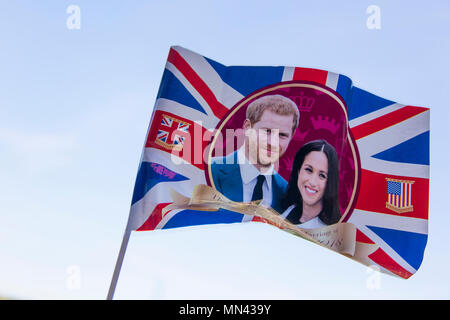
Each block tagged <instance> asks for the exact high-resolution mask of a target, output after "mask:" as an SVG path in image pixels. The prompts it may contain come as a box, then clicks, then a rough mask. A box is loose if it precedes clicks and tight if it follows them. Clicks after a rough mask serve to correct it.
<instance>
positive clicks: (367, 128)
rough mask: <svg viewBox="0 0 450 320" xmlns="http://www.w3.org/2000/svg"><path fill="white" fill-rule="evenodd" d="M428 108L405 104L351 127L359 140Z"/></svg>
mask: <svg viewBox="0 0 450 320" xmlns="http://www.w3.org/2000/svg"><path fill="white" fill-rule="evenodd" d="M427 110H428V109H427V108H423V107H413V106H405V107H403V108H401V109H398V110H396V111H393V112H391V113H388V114H385V115H383V116H381V117H379V118H376V119H373V120H370V121H368V122H366V123H363V124H360V125H359V126H356V127H353V128H351V130H352V133H353V136H354V138H355V139H356V140H358V139H361V138H364V137H367V136H368V135H371V134H372V133H375V132H378V131H380V130H383V129H386V128H389V127H391V126H393V125H395V124H397V123H399V122H402V121H405V120H407V119H409V118H412V117H414V116H416V115H418V114H420V113H422V112H425V111H427Z"/></svg>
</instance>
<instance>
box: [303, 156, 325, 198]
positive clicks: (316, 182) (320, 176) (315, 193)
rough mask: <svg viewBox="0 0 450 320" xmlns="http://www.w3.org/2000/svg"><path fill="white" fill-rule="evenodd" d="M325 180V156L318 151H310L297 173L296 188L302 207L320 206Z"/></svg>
mask: <svg viewBox="0 0 450 320" xmlns="http://www.w3.org/2000/svg"><path fill="white" fill-rule="evenodd" d="M327 179H328V159H327V156H326V155H325V153H323V152H320V151H311V152H310V153H308V154H307V155H306V157H305V160H304V161H303V164H302V166H301V168H300V171H299V173H298V181H297V186H298V189H299V191H300V194H301V195H302V198H303V204H304V205H305V204H306V205H308V206H315V205H318V204H320V205H321V204H322V197H323V194H324V192H325V187H326V186H327Z"/></svg>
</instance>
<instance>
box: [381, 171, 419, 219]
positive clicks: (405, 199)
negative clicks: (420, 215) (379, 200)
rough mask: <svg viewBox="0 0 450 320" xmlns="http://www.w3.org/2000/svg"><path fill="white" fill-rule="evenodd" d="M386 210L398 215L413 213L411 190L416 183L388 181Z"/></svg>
mask: <svg viewBox="0 0 450 320" xmlns="http://www.w3.org/2000/svg"><path fill="white" fill-rule="evenodd" d="M386 181H387V191H386V192H387V196H388V198H387V202H386V208H388V209H391V210H392V211H395V212H397V213H404V212H411V211H413V210H414V207H413V206H412V204H411V188H412V185H413V183H414V181H408V180H396V179H388V178H386Z"/></svg>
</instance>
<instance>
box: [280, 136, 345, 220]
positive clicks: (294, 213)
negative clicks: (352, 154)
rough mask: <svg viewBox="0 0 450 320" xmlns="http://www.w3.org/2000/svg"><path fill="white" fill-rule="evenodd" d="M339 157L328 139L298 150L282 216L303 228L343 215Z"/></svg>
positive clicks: (313, 142)
mask: <svg viewBox="0 0 450 320" xmlns="http://www.w3.org/2000/svg"><path fill="white" fill-rule="evenodd" d="M338 191H339V160H338V157H337V153H336V150H335V149H334V147H333V146H332V145H330V144H329V143H328V142H327V141H325V140H314V141H311V142H308V143H306V144H305V145H303V146H302V147H301V148H300V149H299V150H298V151H297V153H296V155H295V158H294V162H293V165H292V171H291V175H290V179H289V184H288V187H287V190H286V194H285V196H284V198H283V201H282V204H283V213H282V214H281V216H282V217H283V218H285V219H287V220H288V221H289V222H291V223H293V224H295V225H299V226H300V227H302V228H308V229H313V228H320V227H324V226H327V225H331V224H334V223H337V222H338V221H339V219H340V218H341V212H340V208H339V201H338Z"/></svg>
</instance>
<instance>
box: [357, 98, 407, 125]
mask: <svg viewBox="0 0 450 320" xmlns="http://www.w3.org/2000/svg"><path fill="white" fill-rule="evenodd" d="M403 107H404V105H403V104H400V103H394V104H391V105H389V106H387V107H384V108H381V109H379V110H376V111H373V112H371V113H368V114H365V115H363V116H361V117H358V118H355V119H353V120H350V122H349V126H350V128H353V127H356V126H359V125H360V124H363V123H366V122H368V121H371V120H374V119H376V118H379V117H381V116H384V115H385V114H388V113H391V112H393V111H395V110H398V109H401V108H403Z"/></svg>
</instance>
